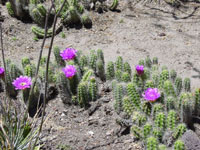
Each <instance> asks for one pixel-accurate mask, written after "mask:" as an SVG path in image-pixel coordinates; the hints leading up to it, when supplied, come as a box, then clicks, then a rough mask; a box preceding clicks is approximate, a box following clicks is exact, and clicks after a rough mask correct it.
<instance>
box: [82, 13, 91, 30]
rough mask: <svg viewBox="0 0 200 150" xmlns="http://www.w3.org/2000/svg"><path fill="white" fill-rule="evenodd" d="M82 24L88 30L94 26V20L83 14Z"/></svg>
mask: <svg viewBox="0 0 200 150" xmlns="http://www.w3.org/2000/svg"><path fill="white" fill-rule="evenodd" d="M81 23H82V24H83V25H84V26H85V27H86V28H90V27H91V26H92V20H91V19H90V17H89V16H88V14H83V15H82V16H81Z"/></svg>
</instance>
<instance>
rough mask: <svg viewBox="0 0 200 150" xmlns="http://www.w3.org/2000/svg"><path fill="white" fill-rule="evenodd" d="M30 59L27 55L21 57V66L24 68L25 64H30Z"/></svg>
mask: <svg viewBox="0 0 200 150" xmlns="http://www.w3.org/2000/svg"><path fill="white" fill-rule="evenodd" d="M30 63H31V61H30V59H29V58H28V57H24V58H22V67H23V68H24V67H25V66H26V65H30Z"/></svg>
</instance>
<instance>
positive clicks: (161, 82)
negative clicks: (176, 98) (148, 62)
mask: <svg viewBox="0 0 200 150" xmlns="http://www.w3.org/2000/svg"><path fill="white" fill-rule="evenodd" d="M168 79H169V71H168V70H163V71H162V72H161V75H160V80H159V88H163V85H164V82H165V81H167V80H168Z"/></svg>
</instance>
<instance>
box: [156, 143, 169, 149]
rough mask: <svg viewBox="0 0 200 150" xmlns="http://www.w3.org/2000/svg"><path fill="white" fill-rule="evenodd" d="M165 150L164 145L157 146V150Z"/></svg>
mask: <svg viewBox="0 0 200 150" xmlns="http://www.w3.org/2000/svg"><path fill="white" fill-rule="evenodd" d="M166 149H167V147H166V145H164V144H160V145H158V150H166Z"/></svg>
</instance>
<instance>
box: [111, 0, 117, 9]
mask: <svg viewBox="0 0 200 150" xmlns="http://www.w3.org/2000/svg"><path fill="white" fill-rule="evenodd" d="M118 4H119V2H118V0H113V2H112V5H111V6H110V10H111V11H114V10H116V9H117V6H118Z"/></svg>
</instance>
